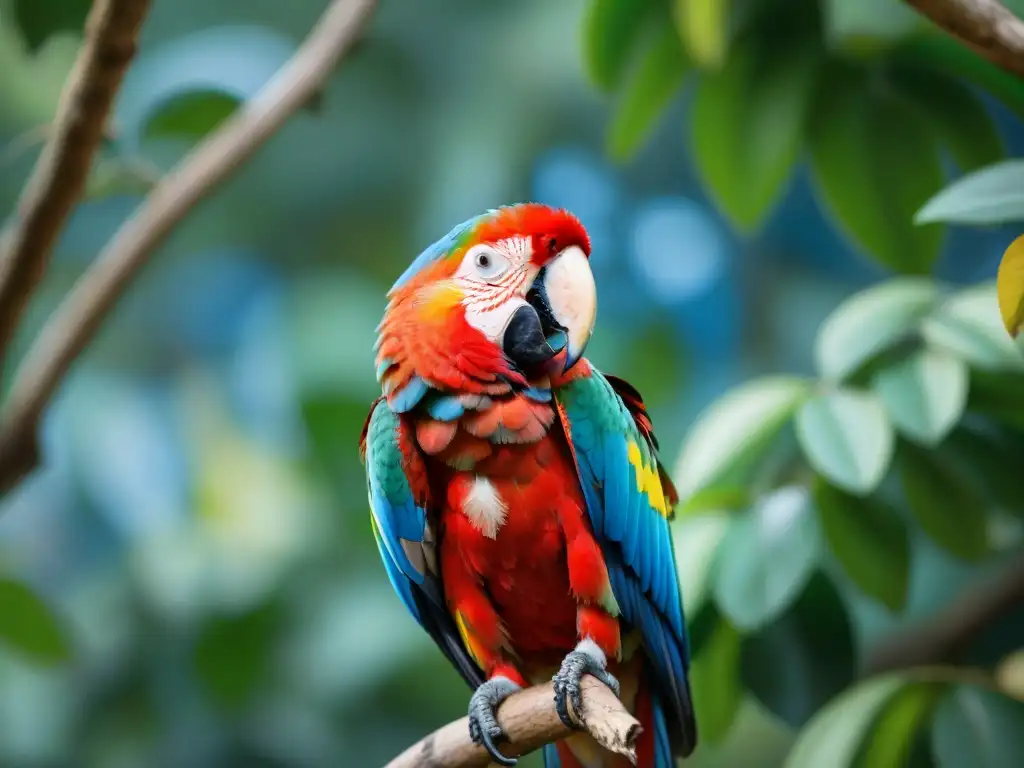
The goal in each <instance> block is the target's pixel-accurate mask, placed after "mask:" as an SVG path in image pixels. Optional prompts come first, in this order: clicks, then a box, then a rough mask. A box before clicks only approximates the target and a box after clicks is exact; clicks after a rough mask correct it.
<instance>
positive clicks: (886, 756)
mask: <svg viewBox="0 0 1024 768" xmlns="http://www.w3.org/2000/svg"><path fill="white" fill-rule="evenodd" d="M943 690H944V686H943V685H941V684H937V683H918V682H912V683H909V684H907V685H906V686H905V687H904V688H903V689H902V690H900V691H899V692H897V693H896V695H894V696H893V697H892V698H891V699H890V700H889V703H888V704H886V706H885V707H884V709H883V710H882V711H881V713H880V714H879V715H878V717H877V719H876V722H875V725H874V728H873V729H872V731H871V736H870V738H868V739H866V740H865V743H864V748H863V750H862V751H861V754H860V755H859V756H858V758H857V760H856V765H857V766H858V768H880V766H909V765H911V763H910V756H911V751H912V748H913V745H914V741H915V738H916V737H917V734H918V732H919V730H920V729H921V727H922V726H923V725H924V724H925V722H926V721H927V719H928V716H929V715H930V714H931V712H932V710H933V709H934V708H935V703H936V701H937V700H938V698H939V696H940V695H941V694H942V692H943Z"/></svg>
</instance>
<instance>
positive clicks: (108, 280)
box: [0, 0, 376, 493]
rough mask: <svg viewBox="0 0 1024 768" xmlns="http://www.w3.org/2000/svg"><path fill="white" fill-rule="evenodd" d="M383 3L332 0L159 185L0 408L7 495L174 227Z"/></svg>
mask: <svg viewBox="0 0 1024 768" xmlns="http://www.w3.org/2000/svg"><path fill="white" fill-rule="evenodd" d="M375 4H376V0H333V2H332V3H331V4H330V6H328V8H327V10H326V11H324V14H323V16H322V17H321V18H320V21H319V22H318V23H317V25H316V27H315V28H314V29H313V31H312V32H311V33H310V35H309V37H308V38H307V39H306V41H305V42H304V43H303V44H302V46H301V47H300V48H299V50H298V51H296V52H295V55H294V56H293V57H292V58H291V60H289V61H288V62H287V63H286V64H285V65H284V67H282V68H281V70H280V71H279V72H278V73H277V74H276V75H275V76H274V78H273V79H272V80H271V81H270V82H269V83H268V84H267V85H266V86H265V87H264V88H263V90H262V91H261V92H260V93H258V94H257V95H256V96H255V97H254V98H253V99H252V100H251V101H249V102H247V103H246V104H245V105H244V106H243V107H242V108H241V109H240V110H239V111H238V112H236V113H235V114H234V115H232V116H231V117H230V118H228V120H226V121H225V123H224V125H222V126H221V127H220V128H219V129H218V130H216V131H215V132H214V133H212V134H211V135H210V136H208V137H207V138H206V139H205V140H204V141H203V142H202V143H201V144H200V145H199V146H197V147H196V148H195V149H194V150H193V151H192V152H191V153H190V154H189V155H188V156H187V157H186V158H184V159H183V160H182V161H181V163H179V165H178V166H177V167H176V168H174V169H172V170H171V172H170V173H168V174H167V176H165V177H164V179H163V180H162V181H161V182H160V183H159V184H157V186H156V187H154V189H153V190H152V192H150V194H149V195H148V196H147V197H146V199H145V200H144V201H143V202H142V204H141V205H140V206H139V208H138V209H137V210H136V211H135V213H133V214H132V216H131V217H130V218H129V219H128V220H127V221H126V222H125V223H124V224H123V225H122V226H121V228H120V229H119V230H118V232H117V233H116V234H115V235H114V237H113V238H112V239H111V241H110V242H109V243H108V244H107V246H106V247H105V248H104V250H103V252H102V253H101V254H100V255H99V256H98V257H97V258H96V261H95V262H93V264H92V265H91V266H90V267H89V269H88V270H87V271H86V272H85V274H84V275H82V277H81V279H80V280H79V281H78V282H77V283H76V284H75V286H74V287H73V288H72V289H71V292H70V293H69V294H68V296H67V298H66V299H65V300H64V302H63V303H62V304H61V305H60V307H59V308H58V309H57V311H56V312H55V313H54V314H53V316H52V317H51V318H50V319H49V320H48V321H47V323H46V325H45V326H44V328H43V329H42V331H41V332H40V334H39V336H38V338H37V339H36V340H35V342H34V343H33V345H32V347H31V348H30V349H29V351H28V354H27V355H26V357H25V360H24V361H23V363H22V365H21V367H20V368H19V370H18V372H17V374H16V376H15V379H14V383H13V385H12V388H11V394H10V397H9V399H8V402H7V405H6V408H5V409H4V411H3V412H0V493H3V492H4V491H6V490H9V489H10V488H12V487H13V486H14V484H15V483H17V482H18V480H20V479H21V478H22V477H23V476H24V475H25V474H26V473H27V472H29V471H30V470H31V469H32V468H33V467H34V466H35V465H36V463H38V448H37V445H36V432H37V428H38V424H39V419H40V417H41V415H42V413H43V411H44V409H45V408H46V405H47V404H48V403H49V401H50V398H51V397H52V395H53V393H54V391H55V390H56V389H57V387H58V386H59V385H60V383H61V382H62V381H63V379H64V376H65V375H66V374H67V371H68V369H69V368H70V367H71V364H72V363H73V362H74V361H75V359H76V358H77V357H78V356H79V355H80V354H81V352H82V350H83V349H85V347H86V345H87V344H88V343H89V342H90V341H91V340H92V338H93V336H94V335H95V333H96V331H97V329H98V328H99V326H100V324H101V323H102V321H103V319H104V318H105V317H106V315H107V313H108V312H109V311H110V309H111V308H112V307H113V306H114V303H115V302H116V301H117V300H118V298H120V296H121V294H122V293H123V292H124V290H125V288H126V287H127V286H128V283H129V282H130V281H131V279H132V278H133V277H134V276H135V274H136V272H137V271H138V270H139V268H140V267H141V266H142V265H143V264H145V263H146V261H147V259H148V258H149V256H150V254H151V253H152V252H153V250H154V249H155V248H156V247H157V246H158V245H160V243H162V242H163V240H164V239H165V238H166V237H167V235H168V234H170V232H171V231H172V230H173V228H174V227H175V225H177V224H178V222H180V221H181V220H182V219H183V218H184V217H185V215H186V214H187V213H188V212H189V211H191V210H192V209H193V208H194V207H195V206H196V204H197V203H199V201H201V200H202V199H203V198H204V197H206V195H208V194H209V193H210V192H211V191H212V190H213V189H214V188H215V187H216V186H217V185H218V184H219V183H221V182H223V181H224V180H225V179H227V178H228V177H229V176H230V175H231V174H232V173H233V172H234V171H236V170H237V169H238V168H239V167H240V166H241V165H242V164H243V163H244V162H245V161H246V160H247V159H248V158H249V157H250V156H251V155H252V154H253V153H254V152H256V150H257V149H259V148H260V147H261V146H263V144H265V143H266V142H267V140H268V139H269V138H270V137H271V136H273V135H274V133H276V132H277V131H278V130H279V129H280V128H281V126H282V125H284V123H285V122H286V121H287V120H288V118H289V117H291V116H292V115H293V114H295V113H296V112H297V111H298V110H299V109H300V108H301V107H302V106H303V105H304V104H306V103H307V102H308V101H309V99H310V98H311V97H313V96H314V95H315V94H316V93H317V92H318V91H319V90H320V89H321V88H322V87H323V85H324V83H325V81H326V80H327V78H328V77H329V76H330V74H331V72H332V71H333V70H334V68H335V66H336V65H337V63H338V61H339V60H340V59H341V57H342V56H343V55H344V54H345V53H346V52H347V51H348V50H349V48H350V47H351V45H352V43H353V42H354V41H355V39H356V36H357V34H358V33H359V31H360V29H361V28H362V27H363V25H364V23H365V22H366V21H367V20H368V18H369V16H370V12H371V11H372V9H373V8H374V6H375Z"/></svg>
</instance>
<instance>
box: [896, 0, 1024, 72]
mask: <svg viewBox="0 0 1024 768" xmlns="http://www.w3.org/2000/svg"><path fill="white" fill-rule="evenodd" d="M904 2H905V3H906V4H907V5H909V6H910V7H912V8H914V9H915V10H917V11H918V13H920V14H921V15H922V16H926V17H928V18H929V19H931V20H932V22H934V23H935V25H936V26H938V27H941V28H942V29H944V30H945V31H946V32H948V33H949V34H951V35H953V37H955V38H957V39H959V40H960V41H961V42H963V43H965V44H966V45H967V46H968V47H970V48H972V49H974V50H975V51H977V52H978V53H979V54H980V55H982V56H984V57H985V58H986V59H988V60H989V61H991V62H992V63H993V64H995V65H996V66H997V67H1000V68H1001V69H1004V70H1006V71H1007V72H1009V73H1011V74H1014V75H1017V76H1018V77H1024V21H1021V20H1020V19H1019V18H1017V17H1016V16H1015V15H1014V14H1013V13H1012V12H1011V11H1010V10H1009V9H1008V8H1007V7H1006V6H1005V5H1003V4H1002V3H1001V2H999V0H904Z"/></svg>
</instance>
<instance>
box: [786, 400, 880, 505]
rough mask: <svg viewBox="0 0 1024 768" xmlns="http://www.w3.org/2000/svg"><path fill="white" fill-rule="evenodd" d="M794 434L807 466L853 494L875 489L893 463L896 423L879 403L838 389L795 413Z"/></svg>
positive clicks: (804, 405) (810, 401)
mask: <svg viewBox="0 0 1024 768" xmlns="http://www.w3.org/2000/svg"><path fill="white" fill-rule="evenodd" d="M796 434H797V439H798V440H799V442H800V447H801V448H802V449H803V452H804V456H806V457H807V461H808V463H809V464H810V465H811V466H812V467H814V469H816V470H817V471H818V472H820V473H821V474H822V475H824V476H825V477H827V478H828V479H829V480H831V481H832V482H833V483H835V484H836V485H838V486H839V487H841V488H844V489H845V490H847V491H850V492H851V493H858V494H866V493H870V492H871V491H872V490H874V488H875V487H877V486H878V484H879V483H880V482H881V481H882V478H883V477H884V476H885V471H886V469H888V467H889V461H890V460H891V459H892V452H893V445H894V442H895V441H894V437H893V430H892V423H891V422H890V421H889V417H888V416H887V415H886V412H885V409H884V408H883V407H882V404H881V402H880V400H879V399H878V398H877V397H876V396H874V395H872V394H870V393H866V392H859V391H857V390H853V389H838V390H836V391H834V392H831V393H828V394H822V395H816V396H815V397H813V398H811V399H810V400H808V401H807V402H805V403H804V404H803V406H801V408H800V410H799V411H797V414H796Z"/></svg>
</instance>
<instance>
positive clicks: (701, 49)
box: [672, 0, 732, 69]
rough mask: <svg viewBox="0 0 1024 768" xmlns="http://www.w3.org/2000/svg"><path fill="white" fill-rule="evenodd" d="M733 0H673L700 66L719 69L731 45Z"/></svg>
mask: <svg viewBox="0 0 1024 768" xmlns="http://www.w3.org/2000/svg"><path fill="white" fill-rule="evenodd" d="M731 7H732V0H673V4H672V8H673V17H674V19H675V23H676V28H677V29H678V32H679V36H680V37H681V38H682V39H683V41H684V42H685V43H686V50H687V51H688V52H689V54H690V56H691V57H693V60H694V62H696V63H697V64H698V65H699V66H701V67H705V68H708V69H715V68H717V67H719V66H721V65H722V62H723V61H725V53H726V49H727V47H728V45H729V10H730V8H731Z"/></svg>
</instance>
